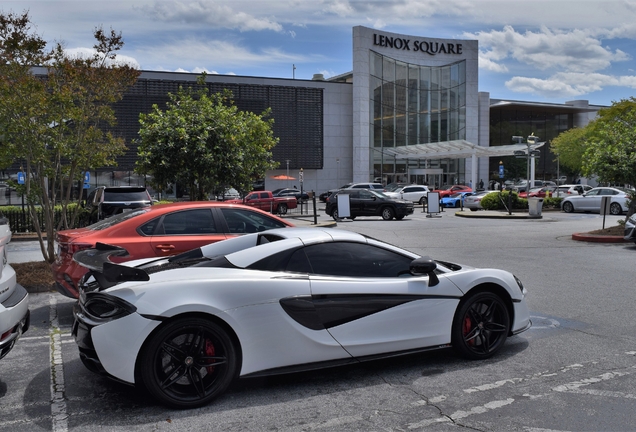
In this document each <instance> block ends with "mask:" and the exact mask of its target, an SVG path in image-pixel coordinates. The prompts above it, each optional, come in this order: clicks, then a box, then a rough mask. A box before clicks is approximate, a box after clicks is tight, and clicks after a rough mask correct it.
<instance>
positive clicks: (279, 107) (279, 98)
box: [113, 78, 324, 170]
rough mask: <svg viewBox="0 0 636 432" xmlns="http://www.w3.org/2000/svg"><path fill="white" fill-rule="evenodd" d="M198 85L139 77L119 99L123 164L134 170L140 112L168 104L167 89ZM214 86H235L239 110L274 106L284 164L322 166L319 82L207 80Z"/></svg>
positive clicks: (276, 154) (278, 154)
mask: <svg viewBox="0 0 636 432" xmlns="http://www.w3.org/2000/svg"><path fill="white" fill-rule="evenodd" d="M180 85H181V86H184V87H186V86H189V85H190V86H194V85H195V83H191V82H184V81H169V80H153V79H142V78H140V79H139V80H138V81H137V83H136V84H135V85H134V86H133V87H132V88H131V89H129V90H128V92H126V95H125V96H124V98H123V99H122V100H121V101H120V102H118V103H117V104H116V105H115V112H116V116H117V120H118V125H117V127H116V128H114V129H113V132H114V133H115V134H116V135H117V136H122V137H124V138H125V139H126V146H127V147H128V151H127V152H126V154H125V155H123V156H121V157H119V158H118V159H117V162H118V167H117V169H119V170H131V169H133V168H134V166H135V161H136V159H137V145H136V144H135V142H134V140H136V139H137V138H138V131H139V114H140V113H149V112H150V111H151V109H152V105H153V104H157V105H158V106H159V107H160V108H162V109H163V108H165V105H166V102H167V101H168V93H176V92H177V91H178V89H179V86H180ZM207 85H208V88H209V89H210V91H211V92H213V93H216V92H221V91H223V90H224V89H228V90H230V91H232V94H233V95H234V102H235V104H236V106H237V107H238V108H239V109H240V110H244V111H251V112H254V113H256V114H260V113H262V112H263V111H264V110H265V109H267V108H268V107H270V108H271V109H272V112H271V116H272V117H273V119H274V125H273V131H274V136H276V137H278V138H279V143H278V145H277V146H276V147H275V148H274V150H273V155H274V160H275V161H277V162H279V163H280V167H286V160H289V161H291V162H290V165H289V168H290V169H299V168H303V169H321V168H322V167H323V152H324V146H323V90H322V89H320V88H307V87H286V86H272V85H254V84H233V83H232V84H227V83H216V82H213V83H207Z"/></svg>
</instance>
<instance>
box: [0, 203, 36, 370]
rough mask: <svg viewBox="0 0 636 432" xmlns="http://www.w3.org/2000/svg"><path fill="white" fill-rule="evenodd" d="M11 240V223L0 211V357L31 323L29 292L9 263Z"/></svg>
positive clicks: (5, 353)
mask: <svg viewBox="0 0 636 432" xmlns="http://www.w3.org/2000/svg"><path fill="white" fill-rule="evenodd" d="M10 241H11V229H10V228H9V223H8V221H7V219H6V218H4V217H3V216H2V214H1V213H0V258H2V267H0V359H1V358H3V357H4V356H6V355H7V354H9V351H11V349H12V348H13V346H14V345H15V343H16V341H17V340H18V339H19V338H20V336H21V335H22V333H24V332H25V331H27V330H28V329H29V323H30V312H29V294H28V293H27V291H26V289H24V287H23V286H22V285H20V284H18V283H17V281H16V276H15V271H14V270H13V268H12V267H11V266H10V265H9V264H7V251H6V246H7V244H8V243H9V242H10Z"/></svg>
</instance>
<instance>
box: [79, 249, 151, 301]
mask: <svg viewBox="0 0 636 432" xmlns="http://www.w3.org/2000/svg"><path fill="white" fill-rule="evenodd" d="M111 256H121V257H123V256H128V251H127V250H126V249H124V248H123V247H120V246H114V245H109V244H106V243H99V242H98V243H96V244H95V247H94V248H92V249H85V250H82V251H79V252H76V253H75V254H74V255H73V260H74V261H75V262H77V263H78V264H79V265H81V266H82V267H86V268H87V269H88V270H89V271H90V274H91V275H92V276H93V277H94V278H95V280H97V283H99V285H100V287H101V288H102V289H105V288H108V287H111V286H113V285H115V284H117V283H119V282H128V281H148V280H150V276H149V275H148V273H147V272H145V271H144V270H142V269H140V268H137V267H128V266H125V265H120V264H115V263H113V262H111V261H110V257H111Z"/></svg>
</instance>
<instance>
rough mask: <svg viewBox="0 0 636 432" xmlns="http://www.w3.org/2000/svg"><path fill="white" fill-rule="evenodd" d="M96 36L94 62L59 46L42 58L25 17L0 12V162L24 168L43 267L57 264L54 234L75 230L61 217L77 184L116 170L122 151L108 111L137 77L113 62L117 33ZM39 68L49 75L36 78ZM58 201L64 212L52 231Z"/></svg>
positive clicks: (119, 40) (40, 45)
mask: <svg viewBox="0 0 636 432" xmlns="http://www.w3.org/2000/svg"><path fill="white" fill-rule="evenodd" d="M94 37H95V39H96V41H97V42H96V44H95V45H94V48H95V54H94V55H92V56H88V57H84V58H80V57H77V58H70V57H68V56H67V55H66V54H65V53H64V50H63V49H62V46H61V44H59V43H58V44H56V46H55V48H54V50H53V51H50V52H47V51H45V47H46V42H45V41H44V40H43V39H42V38H40V37H39V36H38V35H37V34H34V33H33V32H32V30H31V23H30V20H29V16H28V13H27V12H25V13H24V14H22V15H16V14H13V13H9V14H7V15H4V14H1V13H0V128H2V130H1V140H2V146H1V147H0V163H2V164H3V166H8V165H10V164H12V163H14V162H15V161H16V160H18V161H20V162H21V164H22V167H21V169H22V170H23V171H24V172H25V174H26V182H25V185H24V186H22V187H21V188H22V192H24V193H25V195H26V198H27V204H28V208H29V212H30V214H31V218H32V220H33V223H34V226H35V229H36V233H37V235H38V238H39V241H40V248H41V250H42V255H43V256H44V259H45V260H46V261H47V262H52V261H53V260H54V259H55V230H56V229H59V228H61V227H63V228H68V227H69V226H72V224H73V218H75V217H76V216H77V212H76V213H75V214H74V215H73V218H72V219H71V221H68V220H67V218H66V209H67V207H68V204H69V202H70V200H71V199H72V190H73V186H74V183H75V181H77V182H78V183H80V184H81V182H82V179H83V175H84V171H86V170H89V169H94V168H97V167H102V166H105V165H108V164H114V162H115V160H114V157H115V156H117V155H118V154H121V153H122V152H123V151H124V150H125V146H124V142H123V140H122V139H118V138H114V137H113V136H112V135H111V134H109V133H107V132H104V130H103V128H104V127H108V126H112V125H114V122H115V118H114V111H113V108H112V104H113V103H114V102H117V101H118V100H120V99H121V98H122V97H123V93H124V91H125V90H126V88H128V87H129V86H131V85H132V84H134V82H135V80H136V79H137V77H138V75H139V71H137V70H135V69H133V68H131V67H130V66H127V65H120V64H117V63H116V62H115V61H114V60H115V58H116V52H117V51H119V50H120V49H121V47H122V46H123V41H122V37H121V34H117V33H115V32H114V31H113V30H111V32H110V34H106V33H105V32H104V31H103V30H102V29H101V28H97V29H96V30H95V32H94ZM38 65H40V66H44V67H46V68H47V75H46V76H44V77H43V76H37V75H35V74H34V73H33V66H38ZM58 196H59V198H60V201H59V202H60V203H61V204H62V206H63V208H64V211H63V212H62V215H63V216H62V219H61V220H60V222H59V224H58V225H57V226H56V224H55V205H56V204H57V203H58ZM38 208H41V209H42V214H43V216H42V218H41V219H40V218H38V216H37V214H38V212H37V211H36V210H37V209H38ZM76 211H77V210H76ZM45 236H46V241H45V240H44V237H45Z"/></svg>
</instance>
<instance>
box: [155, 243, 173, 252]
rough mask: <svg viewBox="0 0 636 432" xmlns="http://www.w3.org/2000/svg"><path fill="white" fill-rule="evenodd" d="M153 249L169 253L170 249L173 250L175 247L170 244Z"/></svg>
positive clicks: (159, 245) (156, 246)
mask: <svg viewBox="0 0 636 432" xmlns="http://www.w3.org/2000/svg"><path fill="white" fill-rule="evenodd" d="M155 248H156V249H160V250H161V252H170V251H171V250H172V249H174V248H175V246H174V245H171V244H158V245H155Z"/></svg>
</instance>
